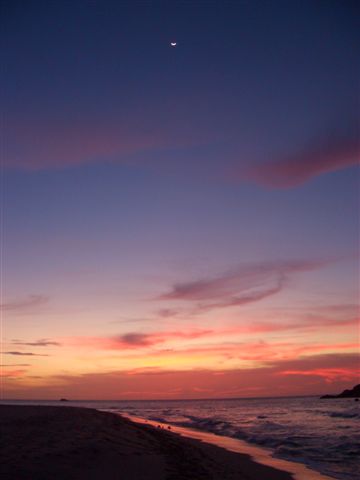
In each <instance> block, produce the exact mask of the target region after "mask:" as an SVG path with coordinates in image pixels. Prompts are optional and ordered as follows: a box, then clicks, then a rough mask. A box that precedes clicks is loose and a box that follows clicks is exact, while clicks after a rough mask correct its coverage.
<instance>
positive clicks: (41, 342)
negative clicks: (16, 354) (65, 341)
mask: <svg viewBox="0 0 360 480" xmlns="http://www.w3.org/2000/svg"><path fill="white" fill-rule="evenodd" d="M11 343H12V344H13V345H26V346H30V347H50V346H56V347H59V346H60V345H61V343H59V342H54V341H51V340H48V339H47V338H41V339H40V340H37V341H35V342H21V341H20V340H13V341H12V342H11Z"/></svg>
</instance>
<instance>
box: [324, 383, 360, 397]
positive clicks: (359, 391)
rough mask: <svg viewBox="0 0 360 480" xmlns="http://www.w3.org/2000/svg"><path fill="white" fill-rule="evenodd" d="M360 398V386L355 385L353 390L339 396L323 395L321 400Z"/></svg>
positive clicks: (345, 391)
mask: <svg viewBox="0 0 360 480" xmlns="http://www.w3.org/2000/svg"><path fill="white" fill-rule="evenodd" d="M359 397H360V384H359V385H355V387H354V388H352V389H351V390H344V391H343V392H342V393H340V394H339V395H323V396H322V397H320V398H359Z"/></svg>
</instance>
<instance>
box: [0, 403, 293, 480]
mask: <svg viewBox="0 0 360 480" xmlns="http://www.w3.org/2000/svg"><path fill="white" fill-rule="evenodd" d="M0 429H1V440H0V442H1V445H0V464H1V478H2V479H3V480H13V479H17V480H22V479H24V480H25V479H26V480H30V479H31V480H33V479H36V480H48V479H52V480H56V479H64V478H66V479H74V480H75V479H91V480H92V479H93V480H96V479H101V480H112V479H114V480H115V479H121V480H155V479H156V480H197V479H199V480H200V479H204V480H205V479H206V480H227V479H229V480H235V479H237V480H260V479H266V480H291V479H292V476H291V475H290V474H289V473H287V472H284V471H281V470H277V469H275V468H272V467H268V466H265V465H261V464H259V463H256V462H255V461H253V460H252V459H251V458H250V456H248V455H245V454H240V453H234V452H230V451H228V450H226V449H223V448H219V447H217V446H215V445H210V444H207V443H203V442H200V441H198V440H195V439H191V438H185V437H182V436H181V437H180V436H179V435H177V434H176V433H173V432H172V431H171V430H168V429H164V428H156V427H154V426H151V425H144V424H138V423H134V422H132V421H130V420H129V419H126V418H123V417H121V416H119V415H117V414H112V413H108V412H99V411H97V410H94V409H87V408H78V407H49V406H14V405H1V406H0Z"/></svg>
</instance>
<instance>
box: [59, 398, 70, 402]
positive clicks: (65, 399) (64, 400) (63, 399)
mask: <svg viewBox="0 0 360 480" xmlns="http://www.w3.org/2000/svg"><path fill="white" fill-rule="evenodd" d="M68 401H69V400H68V399H67V398H60V402H68Z"/></svg>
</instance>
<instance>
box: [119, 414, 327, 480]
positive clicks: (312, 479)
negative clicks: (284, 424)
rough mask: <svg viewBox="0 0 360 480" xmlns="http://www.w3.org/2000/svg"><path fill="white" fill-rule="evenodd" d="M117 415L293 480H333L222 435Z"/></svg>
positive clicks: (254, 446) (268, 451)
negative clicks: (245, 457) (238, 456)
mask: <svg viewBox="0 0 360 480" xmlns="http://www.w3.org/2000/svg"><path fill="white" fill-rule="evenodd" d="M119 415H121V416H123V417H125V418H128V419H130V420H131V421H133V422H136V423H140V424H143V425H152V426H153V427H157V426H158V425H159V426H160V427H162V428H164V429H165V430H166V429H168V428H169V427H170V428H171V431H172V432H173V433H176V434H178V435H180V436H181V437H185V438H193V439H196V440H198V441H200V442H203V443H208V444H211V445H216V446H218V447H220V448H223V449H226V450H228V451H230V452H234V453H240V454H245V455H248V456H250V458H251V459H252V461H254V462H255V463H259V464H261V465H265V466H268V467H272V468H275V469H278V470H281V471H284V472H286V473H289V474H290V475H291V478H293V480H334V479H333V477H329V476H326V475H324V474H322V473H320V472H317V471H316V470H312V469H311V468H310V467H308V466H307V465H306V464H305V463H301V462H294V461H291V460H284V459H280V458H275V457H273V456H272V455H271V454H272V451H271V450H270V449H266V448H264V447H259V446H256V445H253V444H250V443H248V442H246V441H245V440H240V439H236V438H232V437H227V436H224V435H217V434H215V433H211V432H205V431H202V430H196V429H194V428H189V427H179V426H176V425H172V424H169V423H163V422H156V421H152V420H148V419H146V418H142V417H134V416H132V415H128V414H123V413H119Z"/></svg>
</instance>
